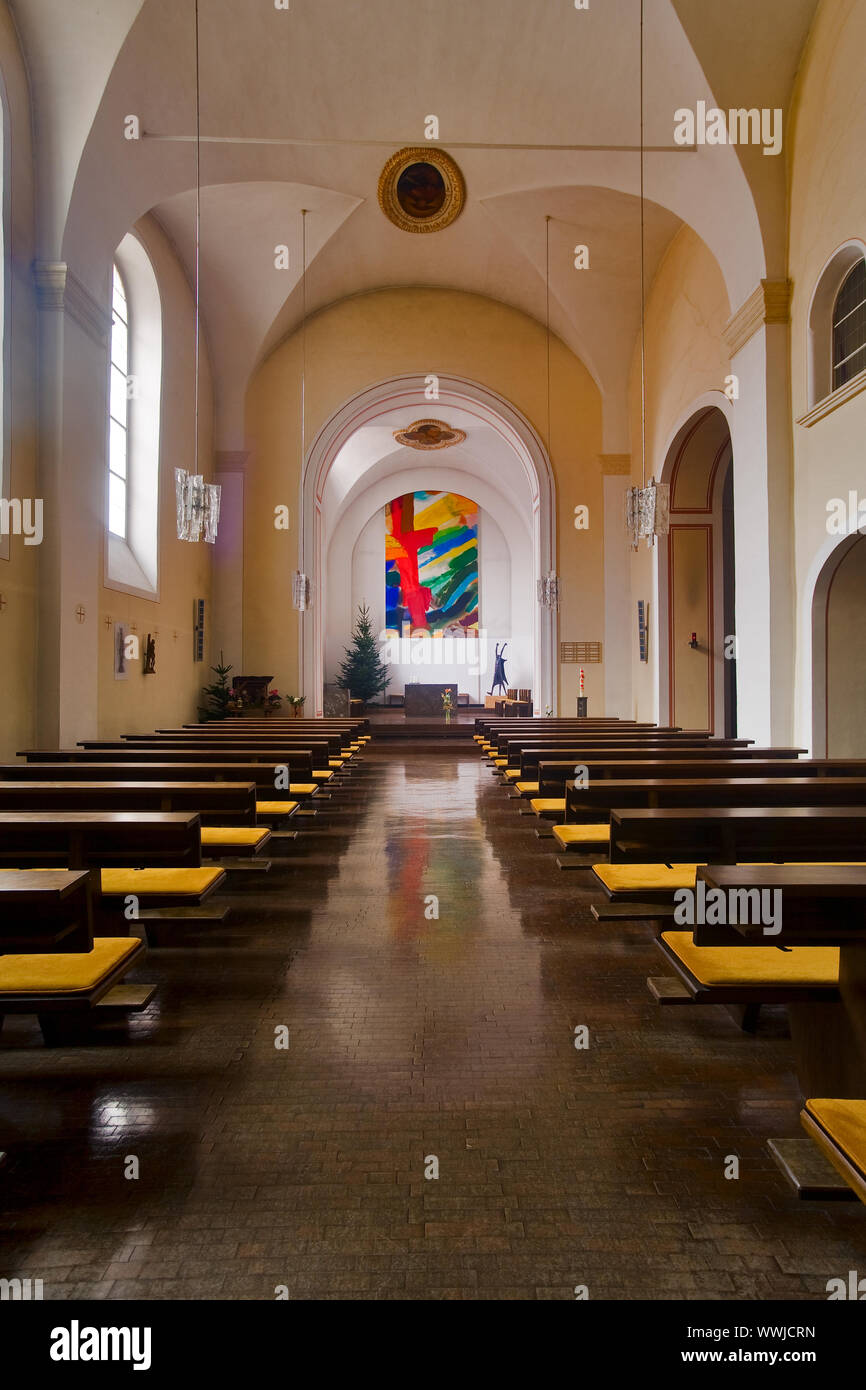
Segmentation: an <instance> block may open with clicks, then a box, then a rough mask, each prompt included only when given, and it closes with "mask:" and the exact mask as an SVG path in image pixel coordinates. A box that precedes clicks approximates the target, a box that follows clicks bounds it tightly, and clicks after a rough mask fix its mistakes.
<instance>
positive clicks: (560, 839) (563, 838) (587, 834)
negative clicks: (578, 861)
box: [553, 824, 610, 849]
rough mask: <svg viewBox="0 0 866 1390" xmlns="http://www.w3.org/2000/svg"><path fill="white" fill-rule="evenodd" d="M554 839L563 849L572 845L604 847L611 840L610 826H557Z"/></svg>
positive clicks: (554, 829) (554, 830)
mask: <svg viewBox="0 0 866 1390" xmlns="http://www.w3.org/2000/svg"><path fill="white" fill-rule="evenodd" d="M553 838H554V840H555V841H556V843H557V844H558V845H561V846H562V848H563V849H568V847H569V846H570V845H603V844H605V843H606V842H607V841H608V840H609V839H610V826H609V825H608V824H605V825H555V826H554V827H553Z"/></svg>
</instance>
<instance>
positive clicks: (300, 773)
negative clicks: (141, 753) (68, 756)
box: [0, 758, 319, 802]
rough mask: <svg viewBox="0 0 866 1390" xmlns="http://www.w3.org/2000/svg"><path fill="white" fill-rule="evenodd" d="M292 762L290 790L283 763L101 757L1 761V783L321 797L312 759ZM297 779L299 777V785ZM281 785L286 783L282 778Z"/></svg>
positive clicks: (273, 798) (280, 797) (261, 796)
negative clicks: (208, 787) (172, 786)
mask: <svg viewBox="0 0 866 1390" xmlns="http://www.w3.org/2000/svg"><path fill="white" fill-rule="evenodd" d="M296 763H297V760H296V759H295V758H293V759H292V768H291V776H292V781H291V783H290V785H289V786H288V787H287V788H282V787H278V786H277V785H276V783H277V780H278V779H277V777H276V768H277V767H279V766H280V764H269V763H266V762H261V763H258V762H255V763H234V762H231V763H226V762H223V761H219V762H202V761H201V760H197V761H196V762H194V763H177V762H169V763H166V762H162V761H160V762H143V761H141V760H139V761H136V762H130V763H127V762H114V761H112V760H111V759H106V758H103V759H100V761H99V762H96V763H80V762H77V761H76V760H74V759H73V760H71V761H68V762H61V763H3V764H0V785H5V784H9V783H16V782H28V781H41V780H46V779H49V780H51V781H53V782H60V781H73V782H75V781H82V782H112V781H116V780H121V781H124V782H144V781H148V782H150V781H153V782H159V783H162V784H165V783H169V782H170V783H178V782H187V781H189V782H208V781H213V782H216V783H218V784H223V785H224V784H226V783H237V782H244V783H251V784H253V785H254V786H255V788H256V794H257V796H258V798H259V800H260V801H263V800H264V801H267V800H271V801H279V800H285V801H289V800H292V801H301V802H305V801H309V800H312V799H313V798H314V797H316V796H318V794H319V788H318V785H317V784H316V783H315V782H314V781H313V776H312V767H311V766H310V763H309V760H306V762H304V760H301V766H300V767H298V766H297V765H296ZM295 778H298V779H301V780H298V781H296V780H295ZM279 780H280V781H282V780H283V779H279Z"/></svg>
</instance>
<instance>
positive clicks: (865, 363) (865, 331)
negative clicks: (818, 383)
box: [833, 260, 866, 391]
mask: <svg viewBox="0 0 866 1390" xmlns="http://www.w3.org/2000/svg"><path fill="white" fill-rule="evenodd" d="M864 368H866V260H860V261H858V262H857V264H856V265H855V266H854V267H853V269H851V270H849V271H848V274H847V275H846V276H845V279H844V281H843V283H842V288H841V289H840V291H839V293H838V294H837V296H836V303H835V305H834V306H833V390H834V391H836V390H838V388H839V387H840V386H844V385H845V384H846V382H849V381H850V380H851V378H852V377H854V376H857V374H858V373H859V372H862V371H863V369H864Z"/></svg>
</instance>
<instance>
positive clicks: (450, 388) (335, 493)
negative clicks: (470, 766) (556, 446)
mask: <svg viewBox="0 0 866 1390" xmlns="http://www.w3.org/2000/svg"><path fill="white" fill-rule="evenodd" d="M434 390H435V392H436V395H435V397H433V398H432V399H431V392H432V391H434ZM449 411H451V412H459V413H460V416H461V420H462V421H463V422H464V423H465V422H466V421H467V420H468V421H470V422H474V424H475V425H476V426H477V427H478V429H479V430H482V429H483V430H484V431H486V432H488V434H489V435H490V436H491V437H493V438H495V439H496V441H497V447H498V451H499V452H498V466H493V465H492V464H491V463H490V462H485V461H484V460H483V459H481V458H479V459H476V460H475V461H474V462H472V461H471V460H470V462H469V463H468V464H466V465H465V466H466V469H467V471H466V472H465V474H464V477H465V478H466V480H467V481H466V483H465V485H464V486H463V487H460V488H458V487H454V488H453V490H455V491H462V492H463V493H464V494H465V495H468V496H476V495H477V497H478V500H479V501H481V504H482V506H483V505H484V501H483V496H482V494H486V495H488V496H489V499H490V510H491V514H492V515H493V514H494V511H495V509H494V501H493V494H494V492H495V491H496V490H498V491H499V494H500V497H501V499H502V500H503V501H504V502H505V501H507V502H508V504H509V506H510V507H511V508H512V509H517V510H518V511H519V512H520V513H521V515H522V518H523V525H524V527H525V530H526V541H527V557H528V558H527V563H526V565H525V566H523V567H522V568H521V573H520V576H519V578H520V581H521V582H523V583H524V584H525V585H526V586H528V587H529V590H530V600H531V601H530V602H529V603H528V604H527V614H528V637H527V640H528V645H529V646H530V647H531V667H530V669H531V675H532V690H533V698H534V700H535V703H536V708H539V709H544V708H545V706H547V705H549V706H551V708H552V709H553V710H554V711H555V710H556V707H557V681H556V676H557V665H556V653H557V646H556V642H557V630H556V610H555V609H551V608H545V607H542V606H541V605H540V604H538V603H537V602H536V600H535V584H536V580H537V579H540V578H541V577H542V576H543V575H546V574H548V573H550V572H551V571H554V570H555V568H556V527H555V506H556V502H555V491H554V481H553V473H552V470H551V467H550V462H549V460H548V457H547V453H546V451H545V449H544V446H543V444H542V443H541V440H540V439H539V437H538V435H537V434H536V432H535V430H534V429H533V428H532V426H531V425H530V424H529V422H528V420H526V419H525V417H524V416H523V415H521V414H520V412H519V411H517V410H516V409H515V408H514V406H512V405H511V404H510V403H509V402H508V401H506V400H505V399H504V398H502V397H501V396H498V395H497V394H496V393H495V392H493V391H490V390H488V388H486V387H484V386H481V385H480V384H478V383H477V382H471V381H467V380H464V379H461V378H457V377H449V376H444V375H440V376H438V377H437V378H435V381H434V379H432V378H429V377H426V378H425V377H422V376H412V375H407V376H403V377H399V378H393V379H391V380H389V381H385V382H380V383H378V384H377V385H375V386H372V387H369V388H368V389H367V390H365V391H363V392H361V393H359V394H358V395H357V396H355V397H353V398H352V399H351V400H349V401H347V402H346V403H345V404H344V405H343V406H342V407H341V409H340V410H339V411H337V413H336V414H335V415H334V416H332V418H331V419H330V420H329V421H328V422H327V423H326V424H325V425H324V426H323V427H322V429H321V430H320V431H319V433H318V435H317V436H316V438H315V439H314V441H313V443H312V446H311V448H310V450H309V453H308V455H307V458H306V460H305V464H304V471H303V479H302V487H301V494H302V495H301V515H302V517H303V529H302V535H301V538H300V554H301V568H302V570H303V572H304V573H305V574H307V575H308V576H309V577H310V578H311V579H312V580H313V583H314V586H315V597H314V602H313V606H312V608H311V609H309V610H308V611H307V612H306V613H305V614H304V617H303V621H302V623H301V624H300V639H299V640H300V652H299V667H300V670H301V671H302V672H303V680H304V687H303V689H304V694H305V695H306V697H307V700H308V705H309V704H312V705H313V707H314V709H315V711H316V713H319V712H321V710H322V698H323V682H324V675H325V667H326V647H327V643H326V625H327V621H328V614H329V611H331V609H332V603H331V598H332V596H331V594H329V592H328V582H329V581H328V575H329V554H330V551H331V547H332V545H333V544H334V543H335V541H336V543H337V544H338V545H341V544H342V543H343V538H342V537H343V535H346V534H348V533H347V532H346V518H347V515H348V513H349V510H350V508H352V507H353V506H355V507H356V509H357V508H358V507H359V494H360V493H361V492H362V489H363V488H364V486H365V482H366V479H367V478H369V482H370V484H371V486H370V487H369V488H368V489H367V491H368V493H369V497H370V498H371V499H373V501H371V502H370V506H369V508H368V512H369V513H370V514H372V506H373V504H374V502H375V504H376V505H378V504H379V503H380V502H381V501H382V500H383V497H384V490H387V489H384V485H383V481H382V466H383V457H382V455H381V452H380V453H379V454H378V455H377V454H376V451H373V452H372V453H369V454H368V453H367V452H366V451H365V449H364V447H363V444H362V442H361V443H359V441H362V440H363V433H364V432H365V431H367V432H368V434H369V433H372V432H375V431H376V430H379V431H380V432H381V433H382V435H383V436H386V435H388V434H389V433H390V431H391V426H392V424H393V421H394V418H395V414H400V415H401V417H403V416H405V417H406V418H405V422H408V421H409V420H411V419H416V418H418V417H422V416H423V417H428V416H433V415H435V416H436V417H437V418H440V417H441V418H444V419H445V420H447V419H448V415H449ZM405 422H404V423H405ZM404 452H405V453H406V454H408V453H410V451H408V450H407V451H404ZM448 452H450V451H447V452H446V454H445V456H440V455H438V454H433V455H431V456H429V458H430V462H429V464H428V467H429V475H428V476H429V477H430V479H431V480H432V481H433V482H435V481H436V479H437V478H442V479H443V481H447V479H446V473H445V470H446V468H447V467H448V458H447V453H448ZM455 452H456V451H455ZM418 457H419V456H418V455H416V456H415V459H414V460H413V462H416V461H417V459H418ZM384 462H385V463H387V460H385V461H384ZM473 469H474V478H473ZM506 473H507V475H508V479H509V480H508V484H507V487H505V486H503V476H504V475H505V474H506ZM395 474H396V461H395ZM405 485H406V484H405V477H404V479H403V481H401V482H400V483H399V485H398V487H397V490H398V491H399V488H400V487H404V486H405ZM447 485H448V487H449V488H451V487H452V484H451V482H450V481H448V482H447ZM473 487H474V491H473ZM379 492H382V497H380V496H379ZM506 493H507V494H508V496H507V497H506V496H505V494H506ZM361 510H362V509H361ZM358 515H359V517H360V515H361V511H360V510H359V511H358ZM367 519H368V517H366V516H365V518H364V520H365V521H366V520H367ZM501 519H502V518H501V517H500V518H497V520H500V521H501ZM341 526H342V535H341ZM350 529H351V527H350ZM359 532H360V526H358V527H356V531H355V534H353V535H352V538H351V539H352V542H353V543H354V540H355V539H356V538H357V534H359ZM481 565H482V567H483V565H484V559H483V555H482V558H481ZM383 583H384V579H383ZM480 617H481V624H482V626H483V625H484V621H485V619H484V614H483V612H482V613H481V615H480Z"/></svg>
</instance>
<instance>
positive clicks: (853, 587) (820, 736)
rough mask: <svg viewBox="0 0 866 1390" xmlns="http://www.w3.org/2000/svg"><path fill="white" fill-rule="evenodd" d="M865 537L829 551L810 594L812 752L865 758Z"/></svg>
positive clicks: (853, 538)
mask: <svg viewBox="0 0 866 1390" xmlns="http://www.w3.org/2000/svg"><path fill="white" fill-rule="evenodd" d="M864 595H866V536H863V535H860V534H859V532H855V533H854V534H853V535H850V536H846V537H845V538H844V540H841V541H840V542H839V543H838V544H837V545H836V546H835V547H834V549H833V550H832V552H831V553H830V555H829V557H828V558H827V559H826V560H825V562H824V565H823V567H822V569H821V571H820V573H819V575H818V578H817V581H816V583H815V589H814V592H813V595H812V613H811V619H812V623H811V625H812V756H813V757H816V758H851V757H860V758H862V757H866V722H864V718H863V711H864V709H866V603H864Z"/></svg>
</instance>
